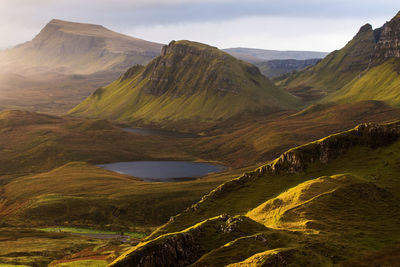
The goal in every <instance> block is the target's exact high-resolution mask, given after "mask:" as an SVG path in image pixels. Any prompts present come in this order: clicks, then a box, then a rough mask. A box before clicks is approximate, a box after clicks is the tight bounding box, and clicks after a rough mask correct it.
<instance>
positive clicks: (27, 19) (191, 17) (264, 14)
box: [0, 0, 400, 50]
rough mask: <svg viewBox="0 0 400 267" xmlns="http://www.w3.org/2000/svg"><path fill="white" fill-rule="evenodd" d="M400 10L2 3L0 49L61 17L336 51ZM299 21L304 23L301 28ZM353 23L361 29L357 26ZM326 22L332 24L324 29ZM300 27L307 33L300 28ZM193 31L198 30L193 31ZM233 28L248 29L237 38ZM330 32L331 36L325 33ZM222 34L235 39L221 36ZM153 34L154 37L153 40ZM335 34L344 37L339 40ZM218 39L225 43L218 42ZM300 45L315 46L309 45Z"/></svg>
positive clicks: (214, 1)
mask: <svg viewBox="0 0 400 267" xmlns="http://www.w3.org/2000/svg"><path fill="white" fill-rule="evenodd" d="M399 9H400V2H398V0H396V1H393V0H380V1H376V0H374V1H372V0H364V1H363V0H354V1H348V0H324V1H321V0H302V1H298V0H246V1H243V0H134V1H133V0H85V1H82V0H0V25H2V26H0V34H1V36H2V38H1V39H0V48H4V47H8V46H11V45H15V44H17V43H20V42H22V41H25V40H26V41H27V40H30V39H32V38H33V37H34V35H35V33H38V32H39V31H40V29H41V28H42V27H43V26H44V25H45V24H46V23H47V22H48V21H50V20H51V19H52V18H59V19H64V20H71V21H77V22H86V23H96V24H102V25H104V26H106V27H109V28H111V29H113V30H115V31H122V32H128V33H133V34H134V35H138V36H146V37H147V39H150V40H167V39H168V37H169V36H181V37H183V36H184V35H185V36H187V37H186V38H185V39H191V38H192V37H196V36H194V35H195V33H196V31H198V33H199V35H200V34H201V37H200V36H198V37H197V39H201V40H203V41H204V42H207V43H213V42H214V43H217V44H220V45H223V46H234V45H238V44H240V43H243V44H242V45H241V46H249V45H251V46H255V47H264V48H268V47H269V44H273V43H271V42H272V41H271V40H269V42H266V40H265V39H264V38H263V37H262V36H264V35H265V36H269V37H270V38H273V37H275V36H277V35H279V31H281V32H282V33H283V34H285V32H288V33H289V32H291V28H296V29H297V30H298V31H300V32H302V33H303V34H305V32H308V33H309V34H314V36H317V35H320V36H321V37H320V39H321V40H329V41H326V42H323V41H320V42H317V43H318V44H320V45H319V46H320V47H321V49H322V50H327V49H331V48H332V47H333V46H334V44H335V40H337V41H336V46H339V45H342V43H343V41H339V40H342V39H344V38H348V36H349V31H353V30H354V29H355V28H358V27H359V26H360V24H364V23H366V22H371V20H372V19H374V20H377V21H379V23H383V22H384V20H389V19H390V17H391V16H393V15H394V14H395V13H396V12H397V11H398V10H399ZM259 18H264V20H260V19H259ZM268 18H269V19H268ZM240 21H243V22H246V23H247V24H245V25H246V26H241V25H240ZM249 21H252V22H254V23H272V24H273V26H271V27H267V26H268V25H267V26H266V25H258V24H251V23H250V22H249ZM299 21H302V23H301V24H298V23H299ZM306 21H309V23H306ZM330 21H336V23H337V25H338V28H340V27H341V25H345V23H347V24H346V25H345V26H346V27H345V29H344V31H343V33H342V34H341V33H340V32H338V31H336V29H335V28H334V27H333V26H334V24H335V23H333V22H332V23H331V22H330ZM328 22H329V23H328ZM350 22H354V23H356V24H355V25H352V26H351V25H350V24H349V23H350ZM372 22H373V21H372ZM324 23H328V24H327V25H326V26H324V25H325V24H324ZM202 25H203V26H202ZM298 25H303V26H304V27H305V28H303V29H300V28H299V26H298ZM206 26H209V28H208V29H207V28H206ZM377 26H380V25H377ZM191 27H192V28H195V29H196V31H194V30H190V28H191ZM230 27H236V28H239V29H242V30H241V31H240V33H239V32H238V34H236V35H235V32H234V31H233V30H232V28H230ZM245 27H247V30H246V29H244V28H245ZM324 27H325V28H326V31H325V32H323V31H322V30H323V28H324ZM275 28H279V31H277V30H276V29H275ZM160 29H162V30H160ZM144 30H145V31H148V32H143V31H144ZM221 32H224V33H229V34H225V35H220V33H221ZM150 33H152V36H149V34H150ZM250 34H252V36H250ZM328 35H330V36H331V37H327V36H328ZM333 35H337V36H340V37H337V38H333V37H332V36H333ZM207 36H210V37H209V38H207ZM218 36H219V37H220V39H222V38H221V36H224V38H223V39H222V40H218V39H217V37H218ZM276 38H278V37H276ZM315 38H316V37H315ZM177 39H178V38H177ZM192 39H193V38H192ZM278 39H279V40H280V41H282V42H283V41H284V40H287V41H286V43H285V44H283V46H284V47H286V46H288V45H287V44H288V43H289V42H291V41H292V40H294V39H295V37H294V36H290V35H289V34H287V36H286V39H285V37H284V36H279V38H278ZM289 40H290V41H289ZM228 41H229V42H230V43H231V44H232V45H228ZM329 42H333V44H329ZM300 43H301V44H304V45H306V44H307V43H310V44H311V42H306V41H302V42H300ZM292 45H294V44H292ZM311 47H314V45H311V46H310V49H311Z"/></svg>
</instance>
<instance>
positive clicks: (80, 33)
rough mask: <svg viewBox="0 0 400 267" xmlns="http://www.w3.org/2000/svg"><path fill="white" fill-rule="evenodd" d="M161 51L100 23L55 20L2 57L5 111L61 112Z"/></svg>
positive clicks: (1, 90)
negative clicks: (13, 109) (16, 78)
mask: <svg viewBox="0 0 400 267" xmlns="http://www.w3.org/2000/svg"><path fill="white" fill-rule="evenodd" d="M161 48H162V45H161V44H157V43H152V42H148V41H144V40H141V39H137V38H133V37H130V36H126V35H123V34H119V33H116V32H113V31H111V30H108V29H106V28H104V27H103V26H100V25H93V24H83V23H74V22H67V21H61V20H52V21H50V22H49V23H48V24H47V25H46V26H45V27H44V28H43V29H42V30H41V31H40V33H39V34H38V35H37V36H36V37H35V38H34V39H33V40H32V41H29V42H26V43H24V44H21V45H18V46H16V47H14V48H11V49H7V50H5V51H2V52H1V53H0V72H1V73H0V76H1V77H3V78H2V79H1V80H0V95H1V96H2V98H1V99H2V100H0V109H1V108H20V109H28V110H34V111H47V112H55V113H62V112H64V111H66V110H68V109H69V108H71V107H72V106H74V105H76V104H77V103H79V102H80V101H82V100H83V99H84V98H85V97H86V96H88V95H89V94H90V93H92V92H93V91H94V90H95V89H97V88H98V87H100V86H103V85H105V84H108V83H109V82H111V81H112V80H114V79H116V78H117V77H118V76H119V75H121V74H122V73H123V72H124V71H125V70H126V69H127V68H128V67H129V66H132V65H133V64H146V63H148V62H149V61H150V60H151V59H152V58H154V57H156V56H158V55H159V53H160V51H161ZM15 75H17V76H18V77H19V78H18V81H13V79H11V78H7V77H15ZM23 80H27V81H30V82H26V83H24V82H21V81H23ZM16 83H19V85H18V88H17V90H13V88H14V87H15V86H14V85H15V84H16ZM39 84H40V86H36V85H39ZM21 96H22V98H21Z"/></svg>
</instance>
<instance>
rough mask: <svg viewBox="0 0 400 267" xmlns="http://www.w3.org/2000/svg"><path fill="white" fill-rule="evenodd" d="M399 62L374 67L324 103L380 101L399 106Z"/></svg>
mask: <svg viewBox="0 0 400 267" xmlns="http://www.w3.org/2000/svg"><path fill="white" fill-rule="evenodd" d="M398 70H399V61H398V60H395V59H392V60H388V61H386V62H384V63H382V64H381V65H378V66H375V67H373V68H372V69H370V70H369V71H368V72H366V73H365V74H363V75H362V76H360V77H356V78H355V79H354V80H353V81H351V82H350V83H348V84H347V85H345V86H344V87H343V88H342V89H340V90H339V91H337V92H335V93H333V94H332V95H330V96H328V97H327V98H325V99H324V100H323V101H324V102H335V103H350V102H357V101H362V100H380V101H385V102H386V103H388V104H390V105H393V106H399V105H400V92H399V90H398V89H399V84H400V75H399V71H398Z"/></svg>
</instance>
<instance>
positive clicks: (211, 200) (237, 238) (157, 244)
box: [110, 122, 400, 266]
mask: <svg viewBox="0 0 400 267" xmlns="http://www.w3.org/2000/svg"><path fill="white" fill-rule="evenodd" d="M399 139H400V124H399V122H395V123H390V124H384V125H376V124H362V125H359V126H358V127H356V128H354V129H352V130H349V131H346V132H342V133H339V134H335V135H331V136H328V137H326V138H323V139H321V140H318V141H315V142H312V143H309V144H306V145H303V146H300V147H297V148H293V149H291V150H289V151H287V152H285V153H283V154H282V155H281V156H280V157H279V158H277V159H276V160H274V161H272V162H270V163H268V164H267V165H264V166H262V167H260V168H258V169H257V170H255V171H253V172H247V173H244V174H243V175H242V176H241V177H239V178H237V179H234V180H232V181H229V182H227V183H225V184H223V185H221V186H219V187H218V188H216V189H215V190H213V191H212V192H211V193H210V194H208V195H206V196H204V197H203V198H202V200H200V201H199V202H198V203H197V204H195V205H193V206H192V207H190V208H188V209H187V210H185V211H184V212H183V213H181V214H179V215H177V216H174V217H173V218H171V219H170V221H169V222H168V223H167V224H165V225H164V226H162V227H160V228H159V229H157V230H156V231H155V232H153V233H152V235H151V236H149V237H148V238H147V239H146V240H145V242H143V243H141V244H139V245H138V246H136V247H134V248H132V249H131V250H129V251H127V252H126V253H124V254H123V255H121V256H120V257H119V258H118V259H117V260H116V261H114V262H113V263H112V264H111V265H110V266H131V265H135V264H138V263H139V262H151V263H154V264H157V265H168V264H170V263H172V262H178V263H182V264H180V265H179V266H183V265H189V264H191V265H192V266H204V265H210V266H220V265H228V264H232V266H246V265H254V266H264V265H267V266H268V265H273V266H276V265H278V266H280V265H291V264H293V265H294V264H300V265H307V266H321V265H335V264H336V265H345V266H346V265H347V266H348V265H349V264H350V262H358V263H360V264H362V263H364V264H365V263H366V261H365V260H366V259H370V260H371V258H372V260H374V259H373V255H380V257H381V258H380V262H381V263H385V264H387V265H389V266H390V265H393V264H395V263H396V261H398V256H397V257H391V255H389V254H388V253H390V251H392V249H391V248H393V246H396V242H397V244H398V241H399V239H400V232H399V229H398V227H397V225H398V224H399V222H400V201H399V196H400V187H399V183H398V180H397V178H396V177H397V173H398V171H399V166H398V164H397V163H398V160H399V159H400V153H399V151H400V150H399V148H400V143H399ZM205 240H206V241H208V242H205Z"/></svg>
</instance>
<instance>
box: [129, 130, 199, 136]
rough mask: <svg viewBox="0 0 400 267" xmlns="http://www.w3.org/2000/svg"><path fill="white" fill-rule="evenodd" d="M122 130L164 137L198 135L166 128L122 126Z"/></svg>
mask: <svg viewBox="0 0 400 267" xmlns="http://www.w3.org/2000/svg"><path fill="white" fill-rule="evenodd" d="M122 130H124V131H126V132H130V133H136V134H140V135H153V136H154V135H156V136H166V137H176V138H199V137H200V136H199V135H197V134H190V133H180V132H172V131H166V130H158V129H148V128H122Z"/></svg>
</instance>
